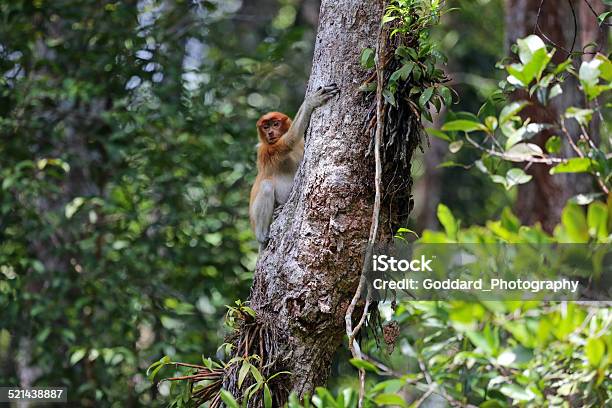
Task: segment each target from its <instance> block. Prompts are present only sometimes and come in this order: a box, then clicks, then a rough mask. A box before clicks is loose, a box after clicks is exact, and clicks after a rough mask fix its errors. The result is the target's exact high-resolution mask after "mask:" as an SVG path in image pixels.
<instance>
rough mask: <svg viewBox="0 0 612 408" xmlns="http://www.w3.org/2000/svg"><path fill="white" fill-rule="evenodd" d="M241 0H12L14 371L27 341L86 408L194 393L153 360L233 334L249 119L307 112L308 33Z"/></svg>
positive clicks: (3, 224)
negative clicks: (157, 374) (161, 375)
mask: <svg viewBox="0 0 612 408" xmlns="http://www.w3.org/2000/svg"><path fill="white" fill-rule="evenodd" d="M236 5H239V4H238V3H237V2H233V1H227V2H220V1H214V2H211V1H201V2H185V1H176V2H161V1H159V2H158V1H155V0H153V1H139V2H135V1H132V2H111V1H103V2H99V1H84V2H83V1H79V2H76V1H72V0H62V1H54V2H42V1H35V2H26V1H12V2H2V3H1V4H0V16H2V21H3V23H2V24H1V25H0V72H1V74H0V140H1V143H0V157H1V158H0V271H1V272H0V310H1V314H2V318H1V319H0V339H2V340H1V341H0V384H5V385H8V384H19V378H18V376H19V372H18V366H17V356H18V355H24V356H25V357H24V358H25V359H26V360H24V363H23V364H25V367H32V368H33V369H34V372H36V375H35V376H34V377H33V381H34V383H33V384H34V385H38V386H45V385H48V386H58V385H61V386H66V387H68V388H69V389H70V397H71V400H72V402H73V403H74V404H77V405H79V406H117V407H124V406H128V405H146V406H163V405H164V401H163V398H158V397H157V396H158V395H159V394H160V393H161V394H162V395H167V394H169V393H170V394H172V395H173V397H174V396H175V392H176V393H178V392H181V391H182V389H181V390H178V389H177V386H176V385H174V384H170V383H162V384H161V385H160V386H159V388H158V387H157V386H156V384H153V383H151V382H150V381H148V380H147V379H146V377H145V376H144V368H145V367H147V366H148V365H149V364H151V363H152V362H153V361H155V360H157V359H159V358H160V357H161V356H164V355H172V356H173V358H175V359H181V360H182V359H184V360H189V361H198V360H199V358H200V356H201V353H204V354H207V355H214V353H215V352H216V348H217V345H218V344H221V343H222V341H223V336H224V332H223V331H222V330H220V324H219V322H220V321H221V320H222V318H223V315H224V313H225V310H226V309H225V305H226V304H229V303H231V301H232V300H233V299H236V298H244V297H246V295H247V293H248V292H247V291H248V284H249V281H250V279H251V271H252V268H253V265H254V262H255V257H256V245H255V244H254V241H253V237H252V234H251V232H250V228H249V225H248V221H247V220H248V216H247V209H246V205H245V198H244V197H247V196H248V188H249V182H250V180H249V177H250V175H251V174H253V173H254V172H253V167H254V158H255V144H256V143H257V137H256V134H255V132H254V125H253V124H254V123H255V121H256V118H257V117H258V116H259V115H260V114H261V111H265V110H278V109H283V110H285V111H287V112H288V113H291V109H292V108H293V109H295V108H297V102H298V100H299V99H300V98H301V97H302V95H300V93H301V92H303V89H302V88H303V86H302V83H303V82H304V80H305V77H306V72H305V71H306V70H307V69H308V66H307V64H304V63H303V61H304V60H306V59H308V57H307V55H308V54H309V52H311V48H310V46H309V44H310V43H311V41H310V37H309V36H311V35H312V30H308V29H306V28H305V27H303V26H301V25H299V24H298V23H297V22H296V17H295V16H296V13H295V6H294V5H292V4H289V3H287V4H285V5H284V6H285V7H284V8H283V13H285V14H283V15H282V16H280V11H279V10H278V8H277V9H276V11H278V13H279V14H278V15H275V14H272V15H269V16H268V15H267V16H266V18H265V21H266V24H269V25H266V26H259V27H258V26H256V25H253V24H247V25H245V24H244V23H242V22H241V21H240V20H237V19H235V13H236V11H237V8H236ZM291 10H293V13H292V14H291V13H288V11H291ZM277 17H278V19H277ZM281 17H282V18H281ZM269 20H274V21H273V24H270V21H269ZM277 20H278V21H277ZM281 20H282V21H281ZM277 23H278V24H277ZM280 23H283V24H280ZM228 32H232V33H234V34H236V35H234V36H228V35H226V33H228ZM264 37H265V38H267V39H268V41H267V42H263V39H264ZM303 40H306V41H303ZM288 50H291V52H289V51H288ZM291 56H293V57H291ZM288 84H291V86H289V85H288ZM281 99H282V100H283V101H287V105H283V106H282V107H281V106H280V101H281ZM20 364H21V363H20Z"/></svg>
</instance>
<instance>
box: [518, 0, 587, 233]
mask: <svg viewBox="0 0 612 408" xmlns="http://www.w3.org/2000/svg"><path fill="white" fill-rule="evenodd" d="M570 1H571V4H572V5H573V9H572V7H570V4H569V3H568V2H567V1H551V0H549V1H544V2H542V1H541V0H506V46H507V49H508V51H507V53H508V54H510V51H509V48H510V45H512V44H513V43H515V42H516V40H517V39H518V38H524V37H526V36H528V35H530V34H534V33H535V34H537V35H539V36H541V37H542V38H543V39H544V41H545V42H547V44H548V45H549V46H554V47H556V48H557V52H556V53H555V56H554V57H553V61H554V62H556V63H560V62H562V61H564V60H565V59H566V58H567V57H568V52H567V51H571V50H573V51H580V50H581V49H582V39H581V37H582V36H584V35H586V34H584V33H583V32H585V31H587V30H588V29H589V27H585V26H581V25H580V18H579V17H578V10H579V9H578V2H577V1H575V0H570ZM540 6H541V10H539V8H540ZM572 10H573V11H574V12H575V13H576V23H577V24H578V27H577V29H576V30H575V29H574V15H573V12H572ZM538 11H539V18H538ZM536 21H537V27H536ZM544 36H545V37H546V38H545V37H544ZM551 42H552V43H554V44H552V43H551ZM577 86H578V84H577V82H576V80H575V78H574V77H569V78H568V80H566V82H565V83H564V84H563V94H561V95H560V96H558V97H556V98H555V99H553V101H552V103H551V104H549V105H548V106H542V105H540V104H539V103H538V102H537V101H536V100H535V98H529V97H528V95H527V94H526V93H524V92H517V93H516V94H515V95H514V96H513V97H514V98H515V99H522V100H531V102H533V104H532V105H530V106H529V107H527V108H526V109H525V110H523V112H522V116H523V117H524V118H526V117H530V118H531V119H532V122H537V123H551V122H553V121H554V120H556V119H557V118H558V117H559V115H561V114H563V112H565V110H566V109H567V107H569V106H581V105H582V100H583V98H582V97H581V95H580V92H579V91H578V88H577ZM569 125H570V128H569V131H570V133H572V134H573V135H574V136H577V129H575V128H574V129H572V128H571V125H572V124H571V123H569ZM552 134H553V132H552V131H543V132H542V133H540V134H539V135H537V136H536V137H535V138H534V139H533V142H534V143H536V144H538V145H540V146H544V143H546V140H547V139H548V138H549V137H550V136H551V135H552ZM563 153H564V156H565V157H570V156H573V155H574V153H573V152H572V151H571V149H570V147H569V146H568V145H567V143H565V146H564V152H563ZM549 168H550V166H548V165H545V164H533V165H532V166H531V167H530V168H529V169H527V173H529V174H531V175H532V176H533V180H532V181H531V182H530V183H527V184H523V185H521V186H519V190H518V197H517V202H516V207H515V210H516V213H517V215H518V217H519V218H520V219H521V221H522V222H523V224H526V225H532V224H535V223H537V222H539V223H541V224H542V227H543V228H544V230H546V231H548V232H552V230H553V229H554V227H555V225H557V224H558V223H559V220H560V218H561V212H562V210H563V207H564V205H565V203H566V202H567V200H568V199H569V198H570V197H572V196H574V195H576V194H578V193H580V192H584V191H587V190H589V180H588V179H587V178H584V177H578V176H575V175H555V176H551V175H549V173H548V172H549Z"/></svg>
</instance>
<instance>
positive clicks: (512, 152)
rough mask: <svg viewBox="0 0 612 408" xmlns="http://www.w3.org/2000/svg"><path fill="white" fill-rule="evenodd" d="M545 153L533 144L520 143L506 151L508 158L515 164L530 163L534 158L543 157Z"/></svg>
mask: <svg viewBox="0 0 612 408" xmlns="http://www.w3.org/2000/svg"><path fill="white" fill-rule="evenodd" d="M543 154H544V152H543V151H542V149H541V148H540V146H538V145H536V144H533V143H518V144H516V145H514V146H512V147H511V148H510V149H509V150H507V151H506V157H507V159H508V160H510V161H513V162H523V161H529V159H531V158H532V157H542V156H543Z"/></svg>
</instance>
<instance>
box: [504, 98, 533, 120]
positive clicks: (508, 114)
mask: <svg viewBox="0 0 612 408" xmlns="http://www.w3.org/2000/svg"><path fill="white" fill-rule="evenodd" d="M528 104H529V103H528V102H525V101H521V102H512V103H511V104H510V105H506V106H504V107H503V109H502V111H501V113H500V114H499V124H500V126H501V125H503V124H505V123H506V122H508V121H509V120H510V119H512V118H513V117H514V116H516V115H518V114H519V112H520V111H522V110H523V109H524V108H525V106H527V105H528Z"/></svg>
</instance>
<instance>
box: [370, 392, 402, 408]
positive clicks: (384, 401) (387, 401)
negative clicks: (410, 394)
mask: <svg viewBox="0 0 612 408" xmlns="http://www.w3.org/2000/svg"><path fill="white" fill-rule="evenodd" d="M374 402H375V403H376V404H377V405H392V406H400V407H408V405H407V404H406V402H405V401H404V399H403V398H402V397H400V396H399V395H397V394H379V395H377V396H376V397H375V398H374Z"/></svg>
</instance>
